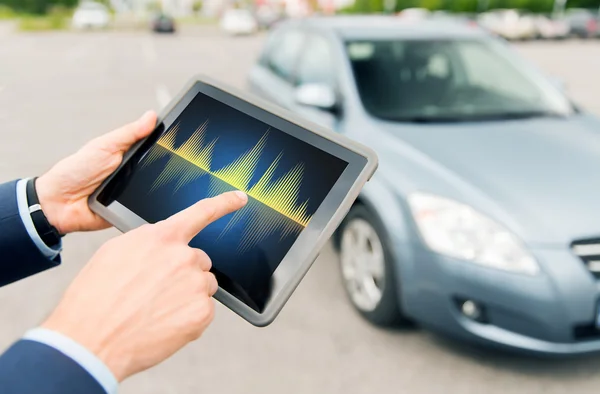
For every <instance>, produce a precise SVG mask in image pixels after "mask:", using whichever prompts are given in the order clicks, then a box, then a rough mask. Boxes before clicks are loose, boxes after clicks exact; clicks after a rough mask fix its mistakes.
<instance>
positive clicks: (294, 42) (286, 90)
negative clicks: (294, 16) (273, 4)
mask: <svg viewBox="0 0 600 394" xmlns="http://www.w3.org/2000/svg"><path fill="white" fill-rule="evenodd" d="M305 39H306V34H305V33H304V32H303V31H302V30H300V29H298V28H288V29H283V30H276V31H275V32H273V33H272V34H271V35H270V36H269V38H268V40H267V43H266V45H265V47H264V50H263V53H262V55H261V57H260V59H259V61H258V64H257V65H256V66H255V67H253V69H252V71H251V72H250V79H249V85H250V86H249V88H250V90H251V91H252V92H253V93H255V94H257V95H259V96H261V97H262V98H264V99H267V100H269V101H271V102H273V103H275V104H277V105H279V106H281V107H283V108H286V109H292V106H293V103H294V75H295V69H296V65H297V63H298V58H299V56H300V53H301V50H302V48H303V46H304V43H305Z"/></svg>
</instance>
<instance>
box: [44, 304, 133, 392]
mask: <svg viewBox="0 0 600 394" xmlns="http://www.w3.org/2000/svg"><path fill="white" fill-rule="evenodd" d="M40 327H42V328H44V329H47V330H51V331H53V332H56V333H59V334H61V335H63V336H65V337H68V338H70V339H71V340H73V341H74V342H76V343H77V344H79V345H80V346H82V347H84V348H85V349H87V350H88V351H89V352H90V353H92V354H93V355H94V356H96V357H97V359H98V360H100V361H101V362H102V363H103V364H104V365H105V366H106V368H108V370H109V371H110V372H111V373H112V375H113V376H114V378H115V379H116V380H117V382H119V383H120V382H122V381H123V380H125V379H126V378H127V376H129V373H128V372H127V371H128V368H127V365H128V362H127V360H128V358H127V357H126V355H125V354H121V353H122V351H119V349H116V351H115V347H114V346H111V342H110V341H109V340H107V339H106V338H103V337H102V335H100V332H99V331H98V327H95V328H92V327H91V326H89V327H85V325H82V324H81V322H78V321H74V320H72V321H69V320H68V319H61V318H60V317H56V316H50V318H48V320H46V321H45V322H44V323H43V324H42V325H41V326H40ZM120 350H122V349H120Z"/></svg>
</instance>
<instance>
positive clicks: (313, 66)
mask: <svg viewBox="0 0 600 394" xmlns="http://www.w3.org/2000/svg"><path fill="white" fill-rule="evenodd" d="M296 82H297V84H299V85H300V84H308V83H320V84H327V85H329V86H333V85H334V83H335V68H334V65H333V53H332V49H331V46H330V45H329V42H328V41H327V40H326V39H325V38H323V37H319V36H312V37H310V39H309V41H308V43H307V45H306V46H305V49H304V51H303V55H302V57H301V59H300V64H299V66H298V72H297V76H296Z"/></svg>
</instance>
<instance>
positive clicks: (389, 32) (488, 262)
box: [249, 17, 600, 354]
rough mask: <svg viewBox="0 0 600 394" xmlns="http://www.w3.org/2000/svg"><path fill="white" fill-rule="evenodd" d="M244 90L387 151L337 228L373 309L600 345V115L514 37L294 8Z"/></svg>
mask: <svg viewBox="0 0 600 394" xmlns="http://www.w3.org/2000/svg"><path fill="white" fill-rule="evenodd" d="M249 88H250V90H251V91H252V92H254V93H255V94H257V95H259V96H261V97H263V98H265V99H267V100H270V101H272V102H274V103H276V104H278V105H279V106H281V107H284V108H287V109H289V110H291V111H293V112H296V113H298V114H300V115H302V116H304V117H306V118H307V119H309V120H312V121H313V122H316V123H320V124H323V125H326V126H328V127H330V128H331V129H333V130H335V131H336V132H339V133H343V134H345V135H347V136H348V137H350V138H353V139H355V140H357V141H359V142H362V143H365V144H367V145H369V146H371V147H372V148H373V149H375V151H376V152H377V153H378V155H379V159H380V167H379V170H378V171H377V172H376V173H375V175H374V176H373V178H372V179H371V181H370V182H369V183H367V185H366V186H365V187H364V189H363V191H362V192H361V194H360V196H359V198H358V200H357V201H356V203H355V204H354V205H353V207H352V208H351V209H350V211H349V212H348V215H347V216H346V218H345V220H344V221H343V223H342V224H341V225H340V227H339V229H338V230H337V232H336V234H335V237H334V245H335V246H336V248H337V249H338V250H339V256H340V271H341V276H342V278H343V283H344V287H345V289H346V292H347V294H348V296H349V297H348V298H349V300H350V301H351V303H352V304H353V305H354V307H355V308H356V309H357V310H358V312H360V314H361V315H362V316H363V317H364V318H366V319H367V320H369V321H370V322H372V323H374V324H379V325H390V324H403V323H406V322H409V321H413V322H417V323H419V324H420V325H422V326H424V327H427V328H430V329H432V330H435V331H438V332H441V333H444V334H446V335H450V336H454V337H457V338H462V339H465V340H471V341H474V342H477V343H484V344H488V345H490V344H491V345H495V346H502V347H506V348H509V349H518V350H520V351H528V352H536V353H541V354H550V353H551V354H574V353H584V352H593V351H598V350H600V329H599V328H598V327H600V319H599V318H598V316H600V313H599V312H600V310H599V305H598V299H599V296H600V290H599V289H600V286H599V283H600V282H599V279H600V261H599V260H600V220H599V218H600V208H599V207H598V195H599V194H600V177H599V176H597V171H598V168H600V120H599V119H597V118H596V117H594V116H592V115H590V114H588V113H586V112H585V111H584V110H582V109H580V108H578V107H576V106H575V105H573V104H572V103H571V102H570V101H569V99H568V98H567V97H566V96H565V95H564V94H563V92H562V91H560V90H559V89H558V88H557V87H556V86H555V85H553V84H552V83H551V82H550V80H549V78H546V76H544V75H542V74H541V73H540V72H539V71H537V69H536V68H534V67H533V66H532V65H530V64H529V63H527V62H526V61H524V60H522V59H521V58H520V57H519V56H518V55H517V54H516V53H515V52H513V50H512V49H511V48H510V46H508V45H506V43H505V42H504V41H503V40H499V39H497V38H495V37H492V36H491V35H489V34H487V33H486V32H484V31H483V30H481V29H473V28H470V27H468V26H461V25H458V24H455V23H452V24H444V23H440V22H434V21H422V22H421V23H419V24H414V23H410V22H405V23H403V22H401V21H399V20H398V18H396V17H339V18H332V19H329V18H318V19H306V20H298V21H289V22H286V23H283V24H282V25H281V26H280V27H279V28H277V29H275V30H273V31H272V34H271V35H270V36H269V38H268V41H267V44H266V46H265V48H264V50H263V52H262V55H261V56H260V58H259V60H258V63H257V64H256V65H255V66H254V67H253V69H252V71H251V73H250V76H249Z"/></svg>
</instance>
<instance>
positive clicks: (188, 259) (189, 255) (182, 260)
mask: <svg viewBox="0 0 600 394" xmlns="http://www.w3.org/2000/svg"><path fill="white" fill-rule="evenodd" d="M177 256H178V257H177V262H178V264H179V265H180V266H182V267H184V268H188V269H189V268H194V267H196V265H197V261H198V256H197V254H196V253H195V252H194V250H193V249H192V248H190V247H188V246H184V247H181V248H180V249H179V251H178V252H177Z"/></svg>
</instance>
